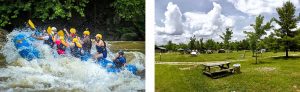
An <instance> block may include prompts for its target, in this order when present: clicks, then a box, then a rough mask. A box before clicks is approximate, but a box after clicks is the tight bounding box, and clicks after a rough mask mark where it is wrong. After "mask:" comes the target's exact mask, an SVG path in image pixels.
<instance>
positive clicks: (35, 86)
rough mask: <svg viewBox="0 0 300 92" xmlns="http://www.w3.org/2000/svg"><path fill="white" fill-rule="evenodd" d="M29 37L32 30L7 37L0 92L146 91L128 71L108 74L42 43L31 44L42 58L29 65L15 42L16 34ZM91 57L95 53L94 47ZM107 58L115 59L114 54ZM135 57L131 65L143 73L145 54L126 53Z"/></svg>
mask: <svg viewBox="0 0 300 92" xmlns="http://www.w3.org/2000/svg"><path fill="white" fill-rule="evenodd" d="M20 33H22V34H25V35H26V36H30V35H31V34H32V33H33V31H30V29H15V30H13V31H12V32H11V33H10V34H8V35H7V39H8V41H7V43H6V44H5V46H4V47H3V48H2V50H1V53H2V54H3V55H4V56H5V59H6V63H7V65H6V66H5V67H4V68H0V90H6V91H21V90H27V91H46V90H48V91H92V92H95V91H96V92H110V91H122V92H123V91H139V90H145V81H144V79H142V78H141V77H140V76H136V75H134V74H132V73H131V72H129V71H127V70H123V71H121V72H119V73H109V72H107V71H106V69H105V68H102V67H100V66H99V65H98V64H95V63H94V62H95V61H94V60H92V59H89V60H88V61H87V62H82V61H81V60H80V59H78V58H75V57H72V56H70V55H67V56H59V55H58V54H57V53H56V50H55V49H51V48H50V47H49V46H48V45H45V44H43V42H42V41H32V42H31V43H32V44H33V46H36V48H37V49H38V50H39V51H40V52H41V53H42V58H40V59H34V60H32V61H30V62H29V61H27V60H25V59H23V58H21V56H20V55H19V53H18V52H17V49H16V48H15V46H14V43H13V41H12V38H13V37H14V36H15V35H17V34H20ZM91 52H92V53H94V52H96V50H95V47H93V48H92V51H91ZM108 53H110V54H109V55H108V58H109V59H111V58H113V56H114V54H112V52H108ZM127 53H128V54H133V55H134V58H133V59H132V60H131V61H129V63H130V64H133V65H135V66H136V67H137V69H138V71H142V70H144V66H145V65H144V54H143V53H140V52H126V54H127Z"/></svg>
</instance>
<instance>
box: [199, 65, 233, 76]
mask: <svg viewBox="0 0 300 92" xmlns="http://www.w3.org/2000/svg"><path fill="white" fill-rule="evenodd" d="M203 66H204V69H203V73H204V74H206V75H208V76H210V77H212V78H219V77H223V76H226V75H228V73H230V74H232V73H233V68H230V62H215V63H205V64H203ZM212 68H219V69H217V70H215V71H212Z"/></svg>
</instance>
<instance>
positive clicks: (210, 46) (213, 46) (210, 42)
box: [205, 39, 217, 50]
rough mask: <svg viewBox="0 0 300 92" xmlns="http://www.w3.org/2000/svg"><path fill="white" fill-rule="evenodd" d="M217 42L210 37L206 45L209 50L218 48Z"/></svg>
mask: <svg viewBox="0 0 300 92" xmlns="http://www.w3.org/2000/svg"><path fill="white" fill-rule="evenodd" d="M216 46H217V45H216V42H215V41H214V40H212V39H208V40H207V41H206V43H205V47H206V49H208V50H216Z"/></svg>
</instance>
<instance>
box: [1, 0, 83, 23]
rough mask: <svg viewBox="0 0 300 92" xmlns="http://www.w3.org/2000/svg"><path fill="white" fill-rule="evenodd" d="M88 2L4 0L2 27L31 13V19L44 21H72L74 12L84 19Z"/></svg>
mask: <svg viewBox="0 0 300 92" xmlns="http://www.w3.org/2000/svg"><path fill="white" fill-rule="evenodd" d="M88 2H89V1H88V0H64V1H62V0H29V1H22V0H16V1H10V0H3V1H1V2H0V13H1V16H0V23H1V24H0V26H5V25H7V24H10V23H11V22H10V21H11V19H15V18H17V17H20V16H24V15H21V14H25V13H22V12H29V15H30V18H38V19H41V20H42V21H45V20H53V19H56V18H63V19H64V18H67V19H70V18H71V17H72V12H77V13H79V14H80V15H81V16H82V17H83V16H85V15H84V8H85V7H86V4H87V3H88Z"/></svg>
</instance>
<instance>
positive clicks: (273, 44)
mask: <svg viewBox="0 0 300 92" xmlns="http://www.w3.org/2000/svg"><path fill="white" fill-rule="evenodd" d="M263 41H264V43H268V44H266V47H267V48H268V49H269V50H271V51H273V52H277V51H278V50H279V48H280V46H279V42H278V39H277V38H276V36H275V34H274V33H273V32H272V33H271V34H270V35H269V36H268V37H265V39H264V40H263Z"/></svg>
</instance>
